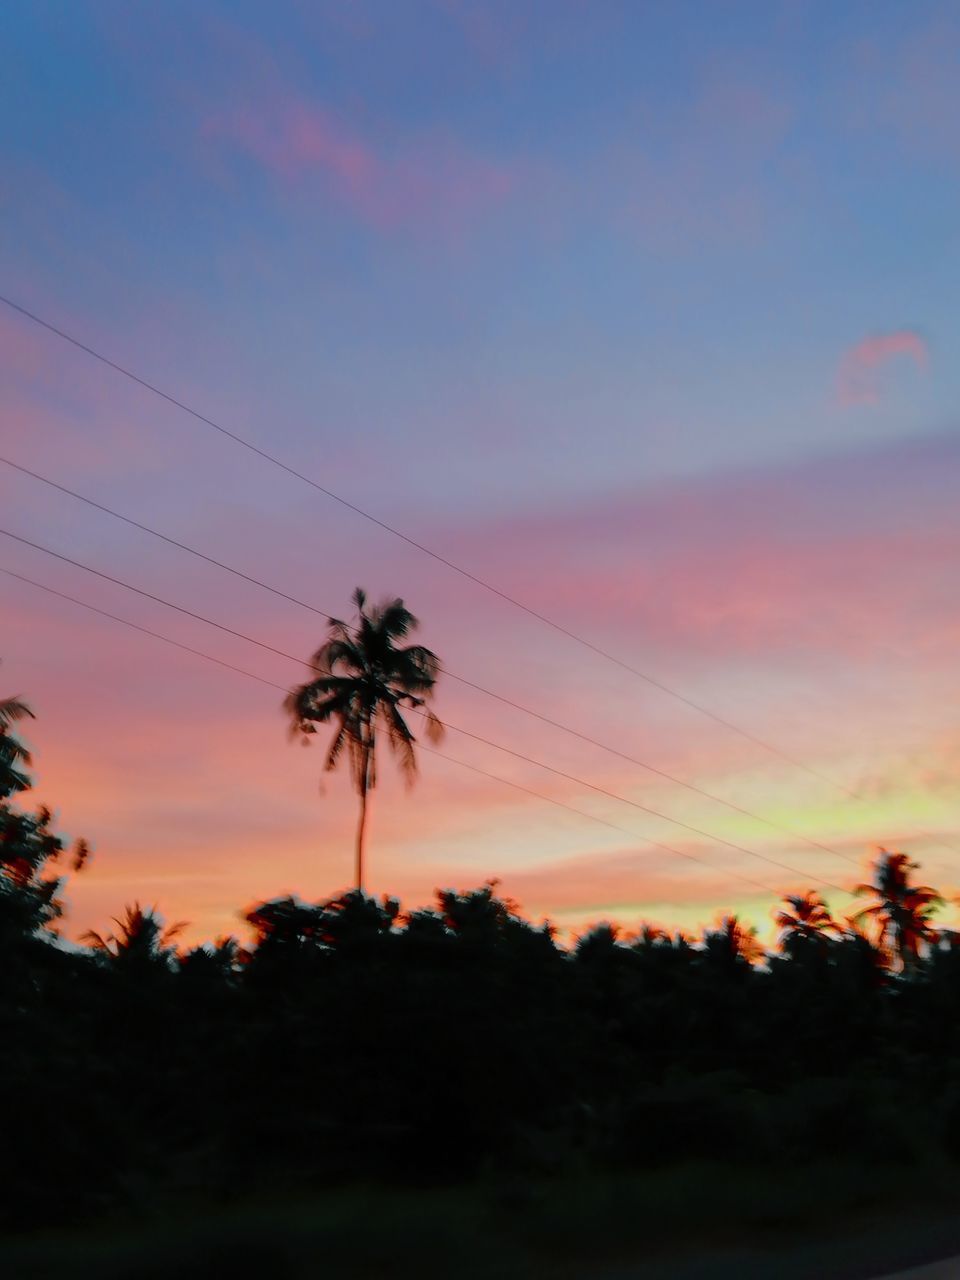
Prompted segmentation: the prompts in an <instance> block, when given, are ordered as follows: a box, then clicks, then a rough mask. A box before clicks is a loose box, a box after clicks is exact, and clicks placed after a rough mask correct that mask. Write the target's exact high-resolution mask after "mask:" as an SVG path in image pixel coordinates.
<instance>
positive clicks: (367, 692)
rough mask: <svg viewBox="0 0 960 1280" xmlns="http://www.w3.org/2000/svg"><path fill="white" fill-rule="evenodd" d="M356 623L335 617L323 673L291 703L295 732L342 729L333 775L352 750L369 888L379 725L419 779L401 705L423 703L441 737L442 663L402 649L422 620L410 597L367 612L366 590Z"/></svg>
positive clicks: (316, 667) (320, 654) (360, 594)
mask: <svg viewBox="0 0 960 1280" xmlns="http://www.w3.org/2000/svg"><path fill="white" fill-rule="evenodd" d="M353 602H354V604H355V605H356V606H357V613H358V621H357V624H356V626H353V627H351V626H348V625H347V623H345V622H340V621H339V620H338V619H336V618H331V619H330V627H329V631H328V633H327V639H326V640H325V641H324V643H323V644H322V645H321V646H320V648H319V649H318V650H317V651H316V653H315V654H314V655H313V657H312V659H311V660H310V667H311V669H312V670H313V671H314V672H315V673H316V674H315V675H314V676H313V678H312V679H310V680H307V681H306V683H305V684H302V685H300V686H299V687H298V688H296V689H293V690H292V691H291V692H290V693H289V694H288V696H287V699H286V701H285V703H284V706H285V708H286V711H287V713H288V714H289V716H290V719H291V731H292V733H293V734H295V735H296V734H312V733H316V731H317V730H316V726H317V724H327V723H329V722H330V721H332V722H333V724H334V734H333V739H332V741H331V743H330V746H329V747H328V748H327V756H326V760H325V762H324V770H325V771H327V772H329V771H331V770H333V769H335V768H336V767H337V764H338V762H339V761H340V759H341V757H342V756H343V753H344V751H346V753H347V757H348V759H349V762H350V771H351V775H352V778H353V785H354V787H355V788H356V790H357V794H358V795H359V797H360V819H359V822H358V824H357V842H356V887H357V891H358V892H360V893H362V892H363V854H364V833H365V829H366V821H367V796H368V794H369V793H370V792H371V791H372V790H373V788H374V787H375V786H376V781H377V729H378V726H380V727H382V728H383V730H384V732H385V733H386V736H387V741H388V742H389V744H390V748H391V750H392V751H393V753H394V754H395V755H396V757H397V761H398V763H399V766H400V769H401V771H402V772H403V774H404V775H405V777H406V779H407V781H408V782H410V783H412V781H413V779H414V777H415V775H416V771H417V759H416V754H415V752H414V743H415V742H416V738H415V737H414V736H413V734H412V732H411V731H410V727H409V725H408V724H407V723H406V721H405V720H404V718H403V716H402V715H401V708H404V707H412V708H414V709H415V710H419V709H420V708H423V710H422V712H421V714H422V715H423V716H424V719H425V721H426V732H427V736H428V737H429V738H430V740H431V741H433V742H436V741H439V739H440V737H441V736H442V734H443V725H442V724H441V723H440V721H439V720H438V719H437V717H436V715H435V714H434V713H433V712H432V711H431V710H430V708H429V707H427V706H426V700H427V699H428V698H430V696H431V695H432V693H433V689H434V686H435V684H436V681H437V676H438V674H439V671H440V661H439V659H438V658H437V655H436V654H435V653H433V652H432V651H431V650H430V649H427V648H425V647H424V646H423V645H420V644H411V645H406V646H404V647H398V646H397V644H396V641H398V640H402V639H404V638H405V637H406V636H407V635H409V634H410V632H411V631H414V630H416V628H417V626H418V625H419V624H418V622H417V619H416V618H415V617H414V616H413V614H412V613H411V612H410V611H409V609H407V608H406V607H405V606H404V603H403V601H402V600H399V599H397V600H388V601H385V602H384V603H383V604H381V605H379V606H375V607H373V608H371V609H370V610H369V611H367V610H366V608H365V606H366V603H367V597H366V593H365V592H364V591H363V590H361V588H360V587H358V588H357V590H356V591H355V592H354V594H353Z"/></svg>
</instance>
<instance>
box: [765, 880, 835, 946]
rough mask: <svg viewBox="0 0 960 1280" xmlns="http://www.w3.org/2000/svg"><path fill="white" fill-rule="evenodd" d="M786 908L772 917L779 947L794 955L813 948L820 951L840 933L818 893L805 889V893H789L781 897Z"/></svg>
mask: <svg viewBox="0 0 960 1280" xmlns="http://www.w3.org/2000/svg"><path fill="white" fill-rule="evenodd" d="M783 901H784V904H785V906H784V907H783V908H781V910H780V911H778V912H777V913H776V915H775V917H774V920H775V922H776V925H777V928H778V929H779V930H780V946H781V948H782V949H783V950H784V951H787V952H793V951H796V950H797V949H798V948H804V947H807V946H815V947H817V948H823V947H824V946H825V945H826V944H827V943H828V942H830V941H831V940H832V939H833V938H838V937H839V936H840V935H841V934H842V933H843V928H842V926H841V925H839V924H837V922H836V920H834V918H833V916H831V914H830V909H829V907H828V906H827V904H826V903H825V902H824V900H823V899H822V898H821V897H820V895H819V894H818V893H815V892H814V891H813V890H812V889H808V890H807V892H806V893H791V894H788V895H787V896H786V897H785V898H784V900H783Z"/></svg>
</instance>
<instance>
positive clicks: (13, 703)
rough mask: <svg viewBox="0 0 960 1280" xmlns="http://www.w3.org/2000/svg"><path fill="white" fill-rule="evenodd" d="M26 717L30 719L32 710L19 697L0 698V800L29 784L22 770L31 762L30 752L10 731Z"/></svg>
mask: <svg viewBox="0 0 960 1280" xmlns="http://www.w3.org/2000/svg"><path fill="white" fill-rule="evenodd" d="M28 717H29V718H30V719H31V720H32V719H33V712H32V711H31V710H30V708H29V707H28V706H27V704H26V703H25V702H23V701H21V699H20V698H3V699H0V800H6V799H8V798H9V797H10V796H12V795H13V793H14V792H15V791H26V790H27V788H28V787H29V786H30V779H29V777H28V776H27V775H26V774H25V773H24V772H23V768H24V767H26V768H29V767H30V765H31V764H32V763H33V761H32V760H31V758H30V752H29V751H28V750H27V749H26V747H25V746H24V745H23V743H22V742H20V741H19V740H18V739H17V738H15V737H14V736H13V734H12V733H11V732H10V729H11V726H12V725H14V724H16V723H17V721H18V720H26V719H27V718H28Z"/></svg>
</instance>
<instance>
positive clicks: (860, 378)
mask: <svg viewBox="0 0 960 1280" xmlns="http://www.w3.org/2000/svg"><path fill="white" fill-rule="evenodd" d="M900 356H907V357H909V358H910V359H911V360H912V361H913V362H914V364H915V365H916V366H917V368H918V369H919V370H920V371H921V372H923V373H925V372H926V371H927V369H928V368H929V366H930V351H929V348H928V346H927V343H926V341H925V340H924V339H923V338H922V337H921V336H920V334H918V333H914V332H913V331H912V330H910V329H898V330H896V331H895V332H893V333H880V334H874V335H871V336H869V337H866V338H863V339H862V340H861V341H860V342H858V343H857V344H856V345H855V346H853V347H850V348H849V349H848V350H847V351H845V352H844V353H843V355H842V356H841V358H840V364H839V367H838V369H837V400H838V402H839V403H840V404H842V405H857V404H879V402H880V381H879V377H878V374H879V371H880V370H881V369H882V368H883V367H884V366H885V365H887V364H889V363H890V362H891V361H892V360H896V359H897V358H898V357H900Z"/></svg>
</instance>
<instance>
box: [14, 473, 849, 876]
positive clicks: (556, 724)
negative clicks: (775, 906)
mask: <svg viewBox="0 0 960 1280" xmlns="http://www.w3.org/2000/svg"><path fill="white" fill-rule="evenodd" d="M0 462H2V463H3V464H4V465H5V466H7V467H10V468H12V469H13V470H14V471H18V472H20V473H21V474H22V475H26V476H30V478H31V479H33V480H37V481H39V482H40V483H41V484H45V485H48V486H49V487H50V488H52V489H56V490H58V491H59V492H60V493H64V494H67V495H68V496H69V497H71V498H74V499H76V500H77V501H78V502H83V503H85V504H86V505H87V506H89V507H92V508H93V509H94V510H96V511H100V512H103V513H104V514H105V515H108V516H112V517H113V518H114V519H116V520H120V521H122V522H123V523H124V524H127V525H130V526H132V527H133V528H135V529H139V530H140V531H141V532H143V533H148V534H150V535H151V537H154V538H159V539H160V541H162V542H165V543H167V544H168V545H169V546H172V547H176V548H177V549H178V550H180V551H185V552H187V553H188V554H189V555H192V556H196V557H197V558H198V559H199V560H203V561H205V562H206V563H207V564H210V565H213V566H214V567H215V568H217V569H222V570H223V571H224V572H226V573H230V574H232V575H233V576H234V577H236V578H239V579H241V580H242V581H244V582H248V583H251V584H252V585H253V586H256V587H259V588H261V589H262V590H263V591H268V592H270V594H271V595H274V596H276V597H278V598H279V599H281V600H286V601H287V602H288V603H290V604H295V605H298V606H300V608H303V609H307V610H309V612H311V613H314V614H317V615H318V616H319V617H323V618H327V619H329V618H330V617H332V616H333V615H332V614H331V613H330V611H329V610H325V609H320V608H318V607H317V606H316V605H312V604H310V603H309V602H308V601H306V600H302V599H300V598H299V597H298V596H293V595H290V594H288V593H287V592H286V591H281V590H280V589H279V588H278V587H275V586H272V585H271V584H270V583H268V582H264V581H263V580H262V579H260V578H255V577H253V576H252V575H251V574H248V573H244V572H243V571H242V570H241V569H237V568H235V567H234V566H233V565H229V564H226V563H225V562H224V561H222V560H217V559H216V558H215V557H214V556H211V555H208V554H207V553H206V552H204V551H200V550H199V549H198V548H196V547H192V546H190V545H189V544H188V543H186V542H181V541H179V540H178V539H177V538H172V537H170V536H169V535H167V534H165V533H161V532H160V531H159V530H158V529H154V528H151V526H150V525H147V524H143V523H142V522H141V521H140V520H134V519H133V518H132V517H131V516H126V515H123V514H122V513H121V512H119V511H115V510H114V509H113V508H112V507H108V506H106V504H104V503H102V502H97V501H95V500H94V499H93V498H90V497H87V496H86V495H85V494H82V493H78V492H77V491H76V490H75V489H70V488H68V487H67V486H66V485H64V484H60V483H59V482H58V481H56V480H51V479H50V478H49V476H44V475H41V474H40V473H39V472H38V471H33V470H31V469H30V468H29V467H25V466H23V465H22V464H21V463H19V462H14V461H13V460H12V459H10V458H5V457H2V456H0ZM442 669H443V672H444V674H445V675H446V676H447V677H448V678H449V679H450V680H454V681H456V682H457V683H458V684H462V685H464V686H466V687H467V688H469V689H474V690H475V691H476V692H478V693H482V694H484V695H485V696H486V697H488V698H494V699H495V700H496V701H497V702H501V703H503V704H504V705H505V706H508V707H512V708H513V709H514V710H515V711H520V712H522V713H523V714H524V715H527V716H530V717H532V718H533V719H535V720H539V721H540V722H541V723H542V724H546V725H549V726H550V727H551V728H554V729H559V730H561V731H562V732H563V733H567V734H570V735H571V736H572V737H575V738H579V739H580V741H581V742H586V743H588V744H589V745H590V746H593V747H598V748H599V749H600V750H601V751H606V752H608V753H609V754H610V755H613V756H617V757H619V759H621V760H625V761H627V762H628V763H629V764H634V765H637V766H638V767H639V768H641V769H646V770H647V771H648V772H649V773H652V774H655V775H656V776H657V777H659V778H663V779H664V780H665V781H667V782H671V783H674V784H675V785H676V786H679V787H684V788H685V789H686V790H687V791H690V792H693V793H694V794H695V795H698V796H702V797H703V798H704V799H706V800H710V801H712V802H713V803H715V804H722V805H724V806H725V807H726V808H728V809H730V810H731V811H732V812H734V813H739V814H741V815H743V816H744V817H747V818H751V819H752V820H753V821H755V822H760V823H763V824H764V825H765V826H767V827H769V828H770V829H771V830H773V831H779V832H780V833H781V834H782V835H788V836H790V837H791V838H793V839H795V840H800V841H802V842H803V843H804V844H807V845H809V846H810V847H811V848H813V849H820V850H821V851H822V852H824V853H830V854H833V855H834V856H836V857H838V858H847V857H848V855H846V854H844V853H841V852H840V851H839V850H838V849H833V848H831V847H830V846H829V845H825V844H822V843H821V842H820V841H819V840H813V839H811V838H810V837H809V836H806V835H803V834H802V833H801V832H799V831H794V830H792V828H790V827H786V826H784V825H783V824H782V823H778V822H774V821H773V820H772V819H770V818H765V817H763V816H762V815H760V814H757V813H753V812H752V811H751V810H750V809H746V808H744V807H743V806H742V805H738V804H735V803H734V802H733V801H732V800H726V799H724V797H723V796H718V795H715V794H714V793H713V792H711V791H707V790H706V789H705V788H703V787H699V786H697V785H696V783H693V782H688V781H687V780H686V779H684V778H678V777H676V776H675V775H674V774H672V773H668V772H667V771H666V770H665V769H660V768H658V767H657V766H656V765H652V764H649V763H648V762H647V761H646V760H640V759H638V758H637V757H636V756H632V755H629V754H628V753H627V752H625V751H621V750H620V749H619V748H618V747H613V746H610V744H609V743H606V742H602V741H600V740H599V739H598V738H594V737H591V736H590V735H589V734H586V733H583V732H581V731H580V730H579V729H575V728H574V727H573V726H572V725H568V724H563V723H562V722H561V721H559V720H554V719H553V718H552V717H550V716H547V715H544V714H543V713H542V712H539V711H535V710H534V709H533V708H532V707H527V706H524V705H523V704H522V703H520V702H516V701H515V700H514V699H513V698H508V697H506V696H505V695H504V694H501V693H497V692H495V691H494V690H493V689H487V688H486V687H485V686H484V685H481V684H477V683H476V682H475V681H473V680H468V679H467V678H466V677H465V676H461V675H458V674H456V672H453V671H451V670H450V668H449V667H447V666H446V665H445V664H444V665H443V668H442ZM848 861H851V862H853V861H855V860H854V859H850V858H848Z"/></svg>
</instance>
